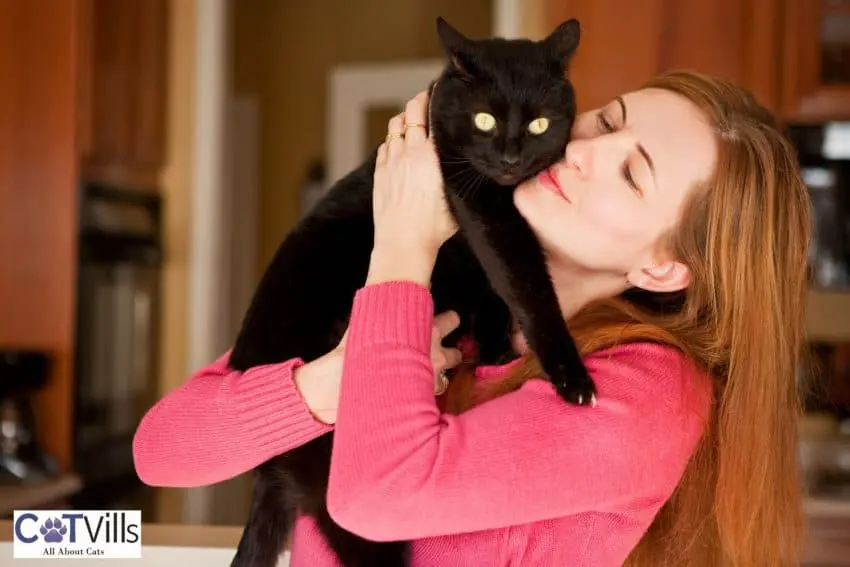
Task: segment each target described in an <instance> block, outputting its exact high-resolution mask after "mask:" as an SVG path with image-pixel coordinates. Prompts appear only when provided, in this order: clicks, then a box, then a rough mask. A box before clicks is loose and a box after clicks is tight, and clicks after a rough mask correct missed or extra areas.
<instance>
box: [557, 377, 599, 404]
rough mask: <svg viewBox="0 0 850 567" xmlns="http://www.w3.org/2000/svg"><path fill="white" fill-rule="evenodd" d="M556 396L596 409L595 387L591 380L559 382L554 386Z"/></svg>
mask: <svg viewBox="0 0 850 567" xmlns="http://www.w3.org/2000/svg"><path fill="white" fill-rule="evenodd" d="M556 389H557V390H558V394H559V395H560V396H561V398H563V399H564V400H565V401H567V402H569V403H571V404H575V405H579V406H590V407H592V408H595V407H596V404H597V399H596V387H595V386H594V384H593V382H592V381H591V380H589V379H588V380H581V381H577V380H571V381H569V382H561V383H559V384H556Z"/></svg>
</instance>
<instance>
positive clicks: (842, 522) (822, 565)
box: [0, 498, 850, 567]
mask: <svg viewBox="0 0 850 567" xmlns="http://www.w3.org/2000/svg"><path fill="white" fill-rule="evenodd" d="M806 512H807V515H808V517H809V523H810V528H811V530H810V532H811V533H810V544H809V551H808V553H807V558H806V560H805V561H804V563H803V566H804V567H850V501H836V500H828V499H817V498H810V499H808V500H807V501H806ZM241 535H242V527H241V526H204V525H186V524H157V523H146V524H143V525H142V545H143V550H144V551H143V557H142V559H125V560H122V559H111V560H105V564H108V565H109V566H110V567H124V566H125V565H126V567H131V566H132V567H154V566H155V567H160V566H163V567H165V566H172V565H177V566H180V567H185V566H187V565H205V566H207V567H216V566H221V567H229V565H230V561H231V559H232V558H233V553H234V552H235V549H236V545H237V544H238V543H239V538H240V536H241ZM11 541H12V522H11V521H9V520H0V567H6V566H7V565H9V566H11V565H17V564H19V561H15V560H13V559H12V544H11ZM47 561H52V560H49V559H48V560H30V561H29V564H31V565H33V566H34V567H36V566H39V565H42V564H43V565H44V567H49V566H50V565H54V563H46V562H47ZM84 561H85V562H84ZM78 563H79V567H86V566H89V567H90V566H91V565H92V563H91V561H87V560H85V559H81V560H77V559H68V560H66V561H65V562H63V563H62V565H63V566H66V567H77V565H78ZM288 565H289V556H288V553H284V555H283V556H282V557H281V561H280V562H279V563H278V567H286V566H288Z"/></svg>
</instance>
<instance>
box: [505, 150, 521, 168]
mask: <svg viewBox="0 0 850 567" xmlns="http://www.w3.org/2000/svg"><path fill="white" fill-rule="evenodd" d="M501 161H502V165H503V166H505V167H516V166H517V165H519V154H517V153H513V152H506V153H504V154H502V160H501Z"/></svg>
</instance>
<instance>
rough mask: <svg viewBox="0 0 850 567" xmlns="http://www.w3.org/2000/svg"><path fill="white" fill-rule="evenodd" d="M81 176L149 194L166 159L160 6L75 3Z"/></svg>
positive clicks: (163, 1) (144, 1) (163, 15)
mask: <svg viewBox="0 0 850 567" xmlns="http://www.w3.org/2000/svg"><path fill="white" fill-rule="evenodd" d="M79 2H80V8H81V11H82V18H81V21H82V22H83V24H84V26H85V29H84V32H83V33H82V34H81V36H80V41H81V49H80V62H79V68H80V91H79V94H80V105H79V115H78V118H79V120H78V126H79V147H80V160H81V174H82V177H83V179H85V180H97V181H102V182H107V183H111V184H115V185H118V186H122V187H127V188H139V189H147V190H151V189H155V188H156V186H157V185H158V184H159V175H160V170H161V168H162V166H163V162H164V157H165V152H166V148H165V141H166V135H165V129H166V123H167V120H166V96H167V85H166V81H167V76H168V70H167V65H168V58H167V53H168V45H167V39H168V3H167V0H120V1H116V0H79Z"/></svg>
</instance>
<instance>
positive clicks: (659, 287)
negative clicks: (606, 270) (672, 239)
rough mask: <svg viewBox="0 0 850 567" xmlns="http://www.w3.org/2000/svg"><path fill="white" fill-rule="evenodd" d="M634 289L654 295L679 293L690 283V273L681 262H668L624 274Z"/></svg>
mask: <svg viewBox="0 0 850 567" xmlns="http://www.w3.org/2000/svg"><path fill="white" fill-rule="evenodd" d="M626 279H627V280H628V281H629V283H630V284H631V285H633V286H635V287H639V288H641V289H644V290H646V291H652V292H656V293H669V292H674V291H681V290H683V289H685V288H687V287H688V286H689V285H690V283H691V271H690V270H689V269H688V267H687V266H686V265H684V264H682V263H681V262H674V261H668V262H663V263H661V264H655V265H654V266H650V267H648V268H641V269H639V270H634V271H632V272H629V273H628V274H626Z"/></svg>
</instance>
